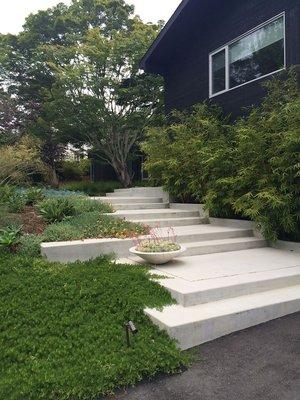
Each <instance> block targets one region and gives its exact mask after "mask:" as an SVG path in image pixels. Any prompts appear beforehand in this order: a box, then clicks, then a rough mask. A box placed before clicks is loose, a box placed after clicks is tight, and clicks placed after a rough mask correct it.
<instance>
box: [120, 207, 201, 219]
mask: <svg viewBox="0 0 300 400" xmlns="http://www.w3.org/2000/svg"><path fill="white" fill-rule="evenodd" d="M113 216H115V217H117V218H125V219H130V220H136V221H139V220H141V221H142V220H144V219H147V220H150V219H155V220H164V219H166V220H172V219H177V218H199V213H198V212H197V211H187V212H182V211H178V212H175V213H174V212H170V211H169V210H166V211H165V212H163V213H162V212H155V211H153V212H151V210H149V211H148V210H147V213H139V212H136V213H131V214H127V213H126V211H125V212H124V213H123V212H122V214H114V215H113Z"/></svg>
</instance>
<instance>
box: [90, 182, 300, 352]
mask: <svg viewBox="0 0 300 400" xmlns="http://www.w3.org/2000/svg"><path fill="white" fill-rule="evenodd" d="M159 190H161V189H155V188H133V189H126V190H125V189H123V190H122V189H119V190H116V191H115V192H114V193H111V194H109V195H107V196H106V197H103V198H97V199H99V200H101V201H104V202H109V203H111V204H112V205H113V207H114V208H115V209H116V210H117V211H116V213H115V214H114V216H115V217H119V218H125V219H126V220H129V221H134V222H140V223H145V224H147V225H150V226H160V227H161V234H162V236H163V235H164V234H165V235H166V236H167V232H168V229H167V227H173V228H174V232H175V234H176V236H177V240H178V242H179V243H184V245H185V246H186V247H187V252H186V253H185V255H184V257H182V258H180V259H177V260H175V261H173V262H172V263H170V264H167V265H165V266H157V267H156V268H155V269H153V271H152V272H153V274H155V276H156V278H155V279H157V276H159V275H162V276H163V277H164V278H163V279H159V282H160V284H161V285H162V286H164V287H165V288H166V289H167V290H169V291H170V293H171V294H172V296H173V297H174V299H176V301H177V303H178V304H176V305H172V306H168V307H165V308H164V309H163V310H156V309H146V310H145V313H146V314H147V315H148V316H149V317H150V318H151V319H152V321H153V322H154V323H156V324H157V325H158V326H159V327H160V328H161V329H165V330H166V331H167V332H168V333H169V335H170V336H171V337H173V338H175V339H176V340H177V341H178V344H179V346H180V347H181V348H182V349H188V348H190V347H194V346H197V345H199V344H202V343H204V342H207V341H210V340H213V339H216V338H218V337H220V336H223V335H226V334H229V333H232V332H235V331H238V330H241V329H245V328H248V327H250V326H254V325H257V324H260V323H263V322H266V321H269V320H271V319H274V318H279V317H281V316H284V315H287V314H290V313H294V312H298V311H300V253H292V252H289V251H285V250H278V249H273V248H269V247H267V243H266V242H265V240H263V239H262V238H260V237H255V236H254V232H253V229H252V227H251V226H250V225H249V224H248V225H247V224H244V225H243V224H242V225H240V226H239V225H238V224H237V225H236V224H233V225H232V226H218V225H216V224H215V223H214V224H209V223H208V219H207V217H206V216H205V214H204V212H203V211H202V209H201V207H200V208H199V207H198V208H197V206H189V207H188V206H186V207H185V206H176V205H172V204H170V203H169V199H168V198H167V197H166V196H165V194H164V193H163V192H160V191H159ZM120 262H129V263H133V262H136V263H143V262H142V261H141V260H140V259H138V258H135V257H132V256H131V257H127V258H126V259H122V260H120Z"/></svg>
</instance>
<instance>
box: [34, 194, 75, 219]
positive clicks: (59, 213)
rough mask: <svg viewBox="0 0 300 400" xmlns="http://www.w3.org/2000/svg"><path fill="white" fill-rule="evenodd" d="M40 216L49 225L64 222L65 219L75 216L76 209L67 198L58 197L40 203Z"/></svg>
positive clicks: (38, 207) (38, 206)
mask: <svg viewBox="0 0 300 400" xmlns="http://www.w3.org/2000/svg"><path fill="white" fill-rule="evenodd" d="M37 209H38V212H39V214H40V215H41V216H42V217H43V218H44V220H45V221H47V222H48V223H52V222H58V221H62V220H63V219H64V218H65V217H68V216H71V215H74V214H75V212H76V211H75V207H74V205H73V204H72V201H70V199H68V198H67V197H61V198H60V197H57V198H52V199H51V198H50V199H46V200H43V201H42V202H40V203H38V205H37Z"/></svg>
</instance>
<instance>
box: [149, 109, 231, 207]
mask: <svg viewBox="0 0 300 400" xmlns="http://www.w3.org/2000/svg"><path fill="white" fill-rule="evenodd" d="M172 118H173V123H171V124H170V125H165V126H163V127H160V128H150V129H149V130H148V132H147V140H146V142H144V143H143V145H142V148H143V150H144V151H145V153H146V154H147V161H146V163H145V168H146V169H147V170H148V172H149V174H150V179H151V181H152V182H153V183H154V184H156V185H163V186H164V187H165V188H166V190H167V191H168V192H169V193H170V194H171V195H172V196H173V197H174V198H175V199H176V200H180V201H183V202H187V201H188V202H190V201H201V200H202V198H203V196H204V195H205V194H206V192H207V190H208V186H209V185H210V182H211V181H212V180H213V179H215V177H217V176H218V175H219V174H220V172H221V171H224V172H226V171H231V168H232V162H231V160H232V146H233V139H234V137H233V134H232V127H230V126H229V125H228V124H227V120H226V119H224V118H223V117H222V114H221V111H220V109H219V108H218V107H214V106H212V107H209V106H208V105H207V104H201V105H198V106H196V107H195V108H194V109H193V110H192V112H191V113H189V112H184V113H181V112H174V113H173V115H172Z"/></svg>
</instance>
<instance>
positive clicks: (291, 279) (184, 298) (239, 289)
mask: <svg viewBox="0 0 300 400" xmlns="http://www.w3.org/2000/svg"><path fill="white" fill-rule="evenodd" d="M160 284H161V285H162V286H165V285H164V281H163V280H162V281H160ZM298 284H300V274H297V275H291V276H284V277H280V278H274V279H269V280H263V281H255V282H248V283H244V284H240V285H232V286H229V287H228V286H227V287H221V288H216V289H210V290H203V291H200V292H194V293H189V294H182V293H179V292H177V291H175V290H173V289H170V288H168V287H167V286H165V287H166V289H167V290H168V291H169V292H170V293H171V295H172V297H173V298H174V299H175V300H176V301H177V302H178V304H181V305H182V306H183V307H192V306H196V305H199V304H205V303H210V302H214V301H218V300H223V299H229V298H234V297H238V296H247V295H249V294H254V293H260V292H266V291H268V290H275V289H281V288H284V287H287V286H294V285H298Z"/></svg>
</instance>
